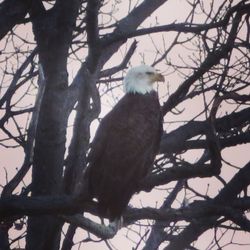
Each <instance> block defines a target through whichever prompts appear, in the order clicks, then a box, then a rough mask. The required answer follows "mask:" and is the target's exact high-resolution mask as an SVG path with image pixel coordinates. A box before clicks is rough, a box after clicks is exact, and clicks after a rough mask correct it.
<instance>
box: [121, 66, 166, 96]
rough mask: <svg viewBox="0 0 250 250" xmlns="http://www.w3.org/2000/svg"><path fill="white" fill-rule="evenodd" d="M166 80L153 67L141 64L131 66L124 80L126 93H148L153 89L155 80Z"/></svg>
mask: <svg viewBox="0 0 250 250" xmlns="http://www.w3.org/2000/svg"><path fill="white" fill-rule="evenodd" d="M158 81H159V82H164V77H163V75H162V74H160V73H159V72H157V71H156V70H155V69H154V68H153V67H150V66H148V65H140V66H137V67H134V68H131V69H130V70H129V71H128V73H127V75H126V76H125V78H124V80H123V84H124V90H125V92H126V93H138V94H143V95H145V94H147V93H149V92H151V91H152V90H153V83H154V82H158Z"/></svg>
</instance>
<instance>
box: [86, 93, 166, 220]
mask: <svg viewBox="0 0 250 250" xmlns="http://www.w3.org/2000/svg"><path fill="white" fill-rule="evenodd" d="M161 133H162V117H161V112H160V105H159V100H158V95H157V93H156V92H154V91H152V92H151V93H148V94H145V95H142V94H136V93H135V94H134V93H127V94H126V95H125V96H124V97H123V98H122V99H121V100H120V101H119V102H118V104H117V105H116V106H115V107H114V108H113V110H112V111H111V112H110V113H109V114H108V115H107V116H106V117H105V118H104V119H103V120H102V122H101V124H100V126H99V128H98V130H97V133H96V136H95V138H94V141H93V143H92V146H91V151H90V154H89V169H88V174H89V188H90V192H91V194H92V196H93V197H96V198H97V199H98V204H99V210H100V213H102V214H106V215H108V216H109V218H110V219H111V220H113V219H115V218H119V217H120V216H121V214H122V212H123V210H124V209H125V208H126V206H127V204H128V203H129V200H130V198H131V197H132V195H133V194H134V193H135V192H136V191H137V187H138V184H139V182H140V181H141V180H142V179H143V178H144V177H145V176H146V175H147V173H148V172H149V171H150V170H151V168H152V166H153V161H154V158H155V155H156V153H157V151H158V147H159V143H160V138H161Z"/></svg>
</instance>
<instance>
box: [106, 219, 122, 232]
mask: <svg viewBox="0 0 250 250" xmlns="http://www.w3.org/2000/svg"><path fill="white" fill-rule="evenodd" d="M109 227H111V228H113V229H114V230H115V231H116V232H117V231H119V230H120V229H121V228H122V227H123V217H122V216H121V217H119V218H115V219H114V220H112V221H110V222H109Z"/></svg>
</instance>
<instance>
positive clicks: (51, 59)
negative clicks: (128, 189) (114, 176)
mask: <svg viewBox="0 0 250 250" xmlns="http://www.w3.org/2000/svg"><path fill="white" fill-rule="evenodd" d="M172 2H173V1H172ZM177 2H178V1H175V3H171V1H170V0H169V1H168V0H143V1H142V0H141V1H136V0H134V1H132V0H130V1H127V2H126V3H125V2H124V1H118V0H113V1H104V0H72V1H62V0H56V1H53V0H46V1H45V0H44V1H43V0H36V1H32V0H4V1H2V2H1V4H0V38H1V55H0V60H1V61H0V62H1V64H0V65H1V69H0V70H1V85H0V88H1V89H0V94H1V96H0V108H1V119H0V129H1V133H2V135H3V136H1V138H0V147H1V151H2V152H3V155H2V156H1V157H2V159H5V162H6V159H7V162H8V160H9V162H11V158H13V157H19V158H18V159H20V161H21V159H22V157H23V163H21V162H20V165H19V166H18V168H17V171H15V170H13V169H11V166H9V165H4V166H1V172H2V177H1V182H2V183H1V187H2V191H1V199H0V218H1V224H0V249H3V250H5V249H21V248H22V247H23V246H24V245H26V249H27V250H34V249H37V250H49V249H51V250H58V249H62V250H68V249H72V248H74V246H77V247H79V248H81V246H83V248H84V246H85V245H86V246H87V244H88V242H95V241H96V243H95V244H100V247H99V249H101V247H102V248H103V249H106V248H107V249H113V248H114V249H115V247H113V244H116V243H115V242H113V241H112V240H111V241H110V240H109V239H111V238H113V237H114V236H116V235H118V236H117V237H122V236H121V235H120V236H119V232H117V231H116V230H115V229H114V228H112V227H110V226H105V225H104V224H102V223H98V219H97V218H98V211H97V209H96V202H95V201H90V200H89V196H88V190H87V189H86V187H85V185H84V180H83V173H84V169H85V167H86V165H87V162H86V154H87V153H88V149H89V144H90V141H91V139H90V138H91V133H92V131H94V129H91V126H92V124H97V123H98V121H99V120H100V119H101V118H102V117H103V115H104V113H106V112H107V110H108V109H109V108H111V107H110V106H112V105H113V104H114V103H115V102H116V101H117V99H119V98H120V97H121V82H122V79H123V74H124V71H126V69H127V68H128V67H129V65H133V64H135V63H138V61H146V63H148V64H151V65H152V66H154V67H158V68H159V69H161V71H163V72H164V74H165V75H166V79H167V83H166V85H165V87H164V88H162V87H160V86H159V95H160V97H161V102H162V112H163V114H164V135H163V136H162V140H161V146H160V151H159V155H158V156H157V159H156V160H155V164H154V165H155V166H154V168H153V171H152V173H149V175H148V176H147V177H146V178H145V179H144V180H143V181H142V182H141V185H140V187H139V189H138V193H139V192H140V194H139V195H138V196H137V198H138V197H139V198H138V199H140V197H144V195H145V194H142V193H141V191H146V192H150V193H149V197H152V201H151V202H150V204H147V206H145V205H144V203H142V205H141V206H140V204H139V203H138V202H136V201H134V202H133V201H132V203H131V204H133V207H128V208H127V210H126V212H125V213H124V216H123V217H124V225H123V227H124V228H123V229H122V230H123V232H126V237H127V241H131V243H130V245H132V246H133V249H148V250H152V249H169V250H175V249H176V250H180V249H224V248H226V247H227V246H230V245H233V244H239V245H242V244H246V245H247V244H250V242H246V241H245V242H242V237H243V235H244V234H243V232H244V231H246V232H249V231H250V221H249V219H248V216H249V213H248V211H249V209H250V197H249V196H248V192H247V189H248V186H249V184H250V162H249V159H250V158H249V156H248V155H245V156H244V157H242V158H243V159H240V160H241V161H239V162H240V164H241V165H237V163H235V161H232V158H237V157H239V156H238V155H237V150H238V151H239V150H242V151H244V150H245V151H244V152H247V147H248V151H249V142H250V130H249V128H250V126H249V125H250V107H249V103H250V95H249V94H250V87H249V84H250V57H249V48H250V43H249V37H250V36H249V34H250V19H249V13H250V1H247V0H238V1H233V0H230V1H219V0H211V1H200V0H192V1H181V4H182V5H183V8H186V9H185V11H184V10H182V11H183V14H181V18H180V20H179V19H178V20H173V22H165V23H162V21H161V19H160V17H161V16H163V15H164V14H166V15H169V16H171V14H170V11H171V6H175V4H176V6H177V5H178V4H177ZM208 2H209V3H208ZM178 6H180V5H178ZM126 8H127V10H128V11H127V14H124V12H126V11H123V12H122V13H123V14H121V13H120V12H119V10H121V9H122V10H124V9H126ZM178 11H179V10H178V9H176V12H178ZM155 13H156V14H155ZM154 15H156V17H157V18H155V17H154ZM173 17H174V15H173ZM135 39H136V40H135ZM144 41H147V43H150V44H151V48H152V51H150V53H151V54H150V53H148V54H147V51H146V49H145V46H144ZM136 49H137V50H140V49H141V50H142V51H143V50H144V53H143V52H142V53H137V52H136ZM136 53H137V54H136ZM117 54H119V55H120V56H119V60H120V62H118V61H117V59H114V57H115V56H116V57H117ZM149 54H150V56H149ZM121 55H122V56H121ZM152 55H153V56H152ZM138 57H139V59H138ZM108 65H112V66H111V67H109V66H108ZM107 103H109V104H111V105H109V108H107ZM101 108H102V110H104V111H103V112H101ZM72 124H73V125H72ZM6 152H10V154H11V157H10V158H8V157H7V156H5V155H4V153H6ZM11 152H14V153H11ZM230 154H231V155H230ZM232 154H233V155H234V157H229V156H232ZM228 159H229V160H228ZM236 162H237V161H236ZM5 164H6V163H5ZM30 174H31V178H30ZM4 176H5V177H4ZM205 183H209V185H207V186H206V184H205ZM159 186H161V187H162V188H161V190H160V191H159V190H158V191H157V188H158V187H159ZM79 190H80V192H79ZM154 192H160V195H159V196H158V197H157V204H154V199H153V198H154V195H153V193H154ZM150 195H151V196H150ZM141 199H143V198H141ZM93 216H97V217H93ZM66 223H67V224H66ZM79 229H81V230H82V229H83V230H84V231H81V233H82V234H83V235H84V239H83V237H80V238H79V234H77V232H78V230H79ZM131 234H133V237H130V235H131ZM204 234H205V235H206V234H209V235H210V236H211V237H212V238H211V241H210V242H207V243H202V242H201V241H199V239H198V238H199V237H200V236H202V235H204ZM75 235H76V236H77V235H78V239H79V241H76V240H73V237H74V236H75ZM245 237H246V236H245ZM248 237H249V235H248ZM197 239H198V240H197ZM105 244H106V248H105ZM236 247H237V246H236ZM118 248H119V249H122V247H121V246H120V247H118ZM81 249H82V248H81ZM123 249H125V248H123ZM234 249H236V248H234Z"/></svg>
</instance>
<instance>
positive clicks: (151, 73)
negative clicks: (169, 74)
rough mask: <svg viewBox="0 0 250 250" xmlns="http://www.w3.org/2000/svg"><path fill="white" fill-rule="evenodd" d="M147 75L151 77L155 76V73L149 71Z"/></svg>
mask: <svg viewBox="0 0 250 250" xmlns="http://www.w3.org/2000/svg"><path fill="white" fill-rule="evenodd" d="M146 74H147V75H149V76H151V75H153V74H154V72H150V71H147V72H146Z"/></svg>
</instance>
